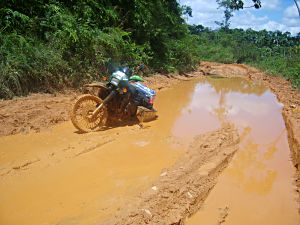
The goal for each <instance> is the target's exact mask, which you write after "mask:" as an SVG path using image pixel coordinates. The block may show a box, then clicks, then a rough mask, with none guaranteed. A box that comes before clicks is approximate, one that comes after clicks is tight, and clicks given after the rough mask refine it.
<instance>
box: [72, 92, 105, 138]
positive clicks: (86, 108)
mask: <svg viewBox="0 0 300 225" xmlns="http://www.w3.org/2000/svg"><path fill="white" fill-rule="evenodd" d="M102 102H103V101H102V100H101V99H100V98H98V97H97V96H94V95H90V94H86V95H82V96H80V97H79V98H78V99H77V101H76V102H75V104H74V106H73V108H72V110H71V121H72V123H73V125H74V127H76V128H77V129H78V130H79V131H80V132H84V133H86V132H91V131H95V130H97V129H99V128H101V127H103V126H104V125H105V124H106V121H107V116H108V114H107V109H106V107H105V106H104V107H102V109H101V110H100V112H99V113H98V115H97V116H95V117H94V118H93V117H92V113H93V111H94V110H95V109H96V108H97V107H98V106H99V105H100V104H101V103H102Z"/></svg>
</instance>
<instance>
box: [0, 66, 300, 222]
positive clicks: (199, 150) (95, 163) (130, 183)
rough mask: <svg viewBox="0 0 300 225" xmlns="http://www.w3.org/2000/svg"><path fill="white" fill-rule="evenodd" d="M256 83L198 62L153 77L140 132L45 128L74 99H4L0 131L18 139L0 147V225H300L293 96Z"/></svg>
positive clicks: (239, 72) (245, 73)
mask: <svg viewBox="0 0 300 225" xmlns="http://www.w3.org/2000/svg"><path fill="white" fill-rule="evenodd" d="M251 71H252V70H251ZM220 73H221V74H220ZM251 74H252V76H251ZM253 74H254V73H249V70H247V69H245V68H244V67H243V66H239V65H225V66H224V65H223V67H222V65H220V64H212V63H204V64H202V66H201V67H200V69H199V72H196V73H194V74H190V75H188V76H187V77H184V76H175V77H173V78H166V77H160V78H159V77H157V78H156V79H151V78H150V79H149V80H148V84H149V85H151V86H152V87H154V88H156V89H157V90H160V89H162V90H160V91H159V93H158V97H157V102H156V107H157V108H158V110H159V119H158V120H156V121H153V122H150V123H147V124H145V125H146V126H145V128H144V129H141V128H140V127H139V126H138V125H130V126H123V127H117V128H113V129H109V130H106V131H104V132H96V133H89V134H78V133H76V130H75V129H74V128H73V126H72V125H71V124H70V122H65V123H60V124H59V125H56V126H50V127H49V124H53V123H54V124H55V123H58V122H60V121H63V120H68V106H69V105H70V103H69V102H68V101H69V100H70V99H74V98H75V97H76V95H77V94H78V93H74V92H70V93H68V94H66V95H62V96H59V95H58V96H47V97H46V98H44V99H43V98H42V97H41V96H42V95H40V96H39V97H36V96H38V95H36V96H35V98H36V100H34V98H32V97H29V98H27V99H24V101H23V100H22V99H17V100H12V101H4V102H0V115H2V117H1V118H0V119H1V123H2V125H1V134H2V135H9V134H12V133H19V132H21V133H19V134H17V135H12V136H4V137H1V138H0V146H1V147H0V175H1V176H0V193H1V194H0V201H1V205H0V224H6V225H15V224H25V225H26V224H30V225H35V224H61V225H70V224H122V225H124V224H147V223H148V224H184V223H186V224H190V225H192V224H199V222H200V223H201V224H226V223H227V224H246V223H245V222H248V224H261V223H264V224H282V223H281V222H282V221H284V224H295V225H297V224H299V221H300V218H299V214H298V212H297V210H298V206H299V204H298V202H297V201H296V199H297V192H296V189H297V187H296V186H295V173H297V172H299V171H297V170H296V168H295V167H294V166H293V164H292V163H291V161H290V157H291V155H290V146H292V147H293V146H294V145H295V144H294V143H297V142H292V141H291V139H292V137H294V138H296V139H297V130H296V129H292V131H293V134H296V135H293V134H291V131H290V129H291V128H290V127H288V129H286V126H285V122H284V119H285V121H288V120H287V118H295V117H289V114H287V113H286V112H289V113H295V114H293V115H297V114H296V113H297V109H299V108H298V107H299V104H298V102H297V101H298V100H299V98H298V95H297V92H295V91H293V90H292V89H288V91H293V93H294V95H293V97H294V99H288V98H285V99H284V98H283V97H282V98H280V93H281V92H282V90H283V89H281V90H280V92H278V93H279V94H278V93H277V92H276V90H275V88H273V87H272V86H271V85H270V83H271V84H272V82H271V81H270V83H268V82H267V81H266V80H264V79H265V78H264V79H259V78H260V77H259V76H260V75H261V74H259V73H257V74H256V75H257V76H256V77H254V75H253ZM203 75H209V76H212V77H210V78H206V77H205V76H203ZM220 75H223V76H226V77H231V78H230V79H227V78H219V76H220ZM194 76H195V77H196V78H195V77H194ZM233 77H244V78H247V80H245V79H241V78H233ZM276 79H277V78H276ZM182 80H190V81H186V82H183V81H182ZM251 80H252V81H255V82H254V83H253V82H252V81H251ZM250 81H251V82H250ZM275 84H277V83H276V82H274V85H275ZM280 84H283V85H287V86H286V88H289V87H290V86H288V84H286V83H280ZM165 87H168V88H165ZM268 87H269V88H271V90H272V91H273V92H275V93H276V94H277V96H278V97H279V100H280V101H281V102H282V103H283V104H282V103H279V102H278V101H277V98H276V95H274V94H273V93H272V92H271V91H270V90H269V89H268ZM278 91H279V90H278ZM282 96H283V95H282ZM55 101H56V103H55ZM290 101H292V102H290ZM26 102H27V103H28V105H29V106H28V107H27V108H26ZM47 103H49V105H50V106H48V107H46V106H47ZM18 104H19V105H21V107H20V109H17V105H18ZM291 105H292V106H291ZM34 106H37V107H36V108H35V109H36V110H38V112H36V111H35V110H33V109H32V108H34ZM9 109H14V110H15V111H16V114H14V116H11V117H10V118H9V119H7V117H6V116H5V115H7V112H8V111H9ZM18 110H19V111H18ZM44 110H49V112H48V113H47V114H46V113H45V114H43V113H42V112H43V111H44ZM51 111H52V112H53V113H51ZM55 112H57V113H55ZM282 112H283V114H284V116H285V117H284V118H283V117H282ZM3 115H4V116H3ZM35 115H36V116H35ZM24 116H25V117H26V116H28V117H27V119H25V118H24V119H23V120H21V118H23V117H24ZM57 118H60V119H57ZM18 121H21V122H20V123H18ZM38 121H43V123H42V122H41V123H40V122H38ZM39 124H40V125H39ZM299 124H300V123H299ZM299 124H298V122H297V120H296V122H294V125H296V126H297V125H299ZM40 129H41V130H42V131H41V132H39V133H34V132H32V131H35V130H40ZM27 132H29V133H28V134H26V133H27ZM288 141H289V142H290V145H288ZM295 149H296V148H295V147H293V148H291V152H292V156H293V163H294V165H295V162H296V160H295V159H296V158H295V154H294V153H293V152H297V150H295ZM223 171H224V173H222V172H223ZM218 177H219V178H218ZM296 180H297V178H296ZM298 182H299V180H298ZM298 190H299V189H298ZM233 192H234V195H233V194H232V193H233ZM248 203H249V204H248ZM199 209H200V211H198V210H199ZM253 209H255V210H256V211H255V210H254V212H256V214H255V215H256V217H254V218H255V219H253V220H249V219H246V218H250V217H251V218H253V211H252V210H253ZM257 212H259V213H257ZM192 215H194V216H192ZM270 215H271V216H270ZM272 215H278V217H273V216H272ZM190 216H192V217H191V219H188V220H186V219H187V218H188V217H190ZM203 218H205V219H204V220H203Z"/></svg>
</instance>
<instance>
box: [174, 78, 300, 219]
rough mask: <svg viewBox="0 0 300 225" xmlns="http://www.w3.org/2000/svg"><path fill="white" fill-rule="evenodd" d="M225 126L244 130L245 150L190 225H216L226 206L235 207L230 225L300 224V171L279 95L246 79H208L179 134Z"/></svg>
mask: <svg viewBox="0 0 300 225" xmlns="http://www.w3.org/2000/svg"><path fill="white" fill-rule="evenodd" d="M225 122H233V123H234V124H235V125H236V127H237V129H238V130H239V133H240V139H241V144H240V150H239V151H238V152H237V154H236V155H235V157H234V158H233V160H232V161H231V163H230V165H229V166H228V168H227V169H226V170H225V171H224V173H223V175H222V176H221V177H220V178H219V182H218V184H217V185H216V187H215V188H214V190H213V191H212V193H211V194H210V195H209V197H208V199H207V200H206V203H205V206H204V208H205V209H204V210H202V211H200V212H198V213H197V214H196V215H195V216H194V217H192V219H191V220H189V221H188V222H187V224H188V225H193V224H195V225H196V224H204V225H205V224H214V223H215V222H216V220H217V218H218V215H216V210H217V209H218V208H220V207H224V206H228V207H229V209H230V215H229V217H228V218H227V220H228V223H227V222H226V223H227V224H231V225H238V224H249V225H250V224H299V215H298V214H297V203H296V202H295V199H294V192H293V190H294V184H293V181H292V176H293V172H294V171H293V167H292V165H291V163H290V161H289V147H288V142H287V137H286V129H285V125H284V121H283V119H282V115H281V105H280V104H279V103H278V102H277V99H276V97H275V96H274V95H273V94H272V93H271V92H270V91H269V90H267V89H266V88H265V87H263V86H261V85H255V84H253V83H249V82H248V81H246V80H243V79H240V78H234V79H226V78H222V79H212V78H210V79H207V80H206V81H205V82H201V83H199V84H198V85H197V86H196V88H195V92H194V94H193V97H192V100H191V102H190V104H189V105H188V106H187V107H186V108H185V109H184V110H182V116H181V117H180V118H179V119H178V120H177V122H176V124H175V126H174V128H173V133H174V135H175V136H177V137H186V136H189V135H190V136H191V135H192V136H194V135H197V134H200V133H204V132H207V131H211V130H214V129H216V128H218V127H220V126H221V125H222V124H223V123H225ZM185 124H187V125H188V126H189V127H187V126H185ZM191 124H194V126H192V127H191V126H190V125H191ZM246 218H251V219H247V220H246V221H245V219H246ZM241 220H243V221H241ZM226 223H225V224H226Z"/></svg>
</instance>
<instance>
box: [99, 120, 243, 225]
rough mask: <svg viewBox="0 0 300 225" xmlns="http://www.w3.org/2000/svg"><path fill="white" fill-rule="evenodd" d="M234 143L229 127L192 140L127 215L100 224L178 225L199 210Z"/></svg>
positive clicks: (235, 138) (230, 127)
mask: <svg viewBox="0 0 300 225" xmlns="http://www.w3.org/2000/svg"><path fill="white" fill-rule="evenodd" d="M238 143H239V137H238V133H237V131H236V130H235V129H234V127H233V126H232V125H224V127H223V128H221V129H220V130H217V131H215V132H211V133H208V134H205V135H201V136H198V137H196V138H195V139H194V141H193V142H192V143H191V145H190V147H189V148H188V150H187V153H186V154H185V156H183V157H182V158H181V159H180V160H179V162H178V163H176V165H175V166H173V167H172V168H170V169H167V170H165V171H164V172H163V173H162V174H160V179H159V180H158V181H157V182H155V183H154V184H153V186H152V188H151V189H149V190H148V191H147V192H146V193H143V194H142V195H141V196H140V199H139V200H137V203H135V204H133V205H131V206H129V207H128V208H127V209H126V211H127V210H128V212H125V213H121V214H120V215H119V214H117V215H116V217H115V218H114V219H113V220H112V221H105V222H103V224H120V225H127V224H181V223H182V222H183V221H184V219H185V218H186V217H187V216H188V215H191V213H193V212H196V211H197V210H198V209H199V208H200V206H201V204H202V203H203V200H204V199H205V198H206V197H207V195H208V194H209V192H210V190H211V189H212V188H213V187H214V185H215V183H216V178H217V177H218V175H219V174H220V173H221V171H222V170H223V169H224V168H225V167H226V166H227V164H228V161H229V160H230V159H231V157H232V155H233V154H234V153H235V151H237V149H238Z"/></svg>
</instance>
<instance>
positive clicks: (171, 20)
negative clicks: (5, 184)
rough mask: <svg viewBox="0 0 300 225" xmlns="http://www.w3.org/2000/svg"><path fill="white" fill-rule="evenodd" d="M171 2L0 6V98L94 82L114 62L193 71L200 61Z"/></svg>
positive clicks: (99, 0) (91, 0) (15, 0)
mask: <svg viewBox="0 0 300 225" xmlns="http://www.w3.org/2000/svg"><path fill="white" fill-rule="evenodd" d="M185 11H186V7H182V6H180V5H179V4H178V2H177V1H176V0H168V1H166V0H154V1H146V0H83V1H81V0H80V1H79V0H69V1H64V0H37V1H33V0H27V1H23V0H7V1H2V2H1V3H0V98H11V97H13V96H15V95H26V94H28V93H29V92H36V91H44V92H49V91H52V90H57V89H59V88H62V87H65V86H74V87H76V86H78V85H79V84H81V83H82V82H87V81H89V80H93V79H99V78H100V77H101V76H102V75H103V74H107V72H108V71H107V68H109V66H111V65H112V64H115V65H128V66H131V67H133V66H136V65H138V64H140V63H143V64H146V65H148V67H149V68H150V69H151V70H152V71H159V72H171V71H186V70H191V69H193V68H194V66H195V65H196V63H197V61H198V59H197V57H196V53H195V51H194V49H193V47H192V46H195V44H196V42H195V38H194V37H193V36H192V35H190V34H189V32H188V27H187V25H186V24H185V22H184V19H183V18H182V16H183V14H184V13H185Z"/></svg>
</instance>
